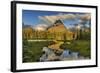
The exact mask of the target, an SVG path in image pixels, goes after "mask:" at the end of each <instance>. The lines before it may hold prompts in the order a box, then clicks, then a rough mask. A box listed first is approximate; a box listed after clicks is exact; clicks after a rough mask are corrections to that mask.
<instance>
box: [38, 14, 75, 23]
mask: <svg viewBox="0 0 100 73" xmlns="http://www.w3.org/2000/svg"><path fill="white" fill-rule="evenodd" d="M75 18H76V15H75V14H62V13H59V14H57V15H50V16H39V19H41V20H43V21H44V22H46V23H48V24H53V23H54V22H55V21H56V20H59V19H61V20H65V19H75Z"/></svg>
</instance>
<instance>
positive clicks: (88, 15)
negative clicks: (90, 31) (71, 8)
mask: <svg viewBox="0 0 100 73" xmlns="http://www.w3.org/2000/svg"><path fill="white" fill-rule="evenodd" d="M80 18H81V20H90V19H91V14H89V13H88V14H84V15H81V16H80Z"/></svg>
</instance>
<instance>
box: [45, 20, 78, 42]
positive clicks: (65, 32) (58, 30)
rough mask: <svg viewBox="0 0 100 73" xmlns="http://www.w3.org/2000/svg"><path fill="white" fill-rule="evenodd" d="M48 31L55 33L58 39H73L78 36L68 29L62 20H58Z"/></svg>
mask: <svg viewBox="0 0 100 73" xmlns="http://www.w3.org/2000/svg"><path fill="white" fill-rule="evenodd" d="M47 31H48V32H49V33H53V35H54V38H55V39H56V40H72V39H75V38H76V33H74V32H71V31H70V30H69V29H67V27H65V26H64V24H63V22H62V21H61V20H57V21H56V22H55V23H54V25H53V26H51V27H49V28H48V29H47Z"/></svg>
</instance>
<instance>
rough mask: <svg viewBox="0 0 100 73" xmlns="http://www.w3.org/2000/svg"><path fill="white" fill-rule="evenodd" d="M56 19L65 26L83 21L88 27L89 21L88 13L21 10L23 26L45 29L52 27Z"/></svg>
mask: <svg viewBox="0 0 100 73" xmlns="http://www.w3.org/2000/svg"><path fill="white" fill-rule="evenodd" d="M57 19H61V20H62V21H63V23H64V25H65V26H69V27H70V26H73V25H74V24H79V23H80V22H82V21H83V19H85V21H87V22H86V24H87V26H88V21H90V14H89V13H79V12H77V13H75V12H55V11H36V10H23V11H22V22H23V23H24V25H31V26H39V27H42V26H43V27H44V26H45V27H46V26H48V25H52V24H53V23H54V22H55V21H56V20H57Z"/></svg>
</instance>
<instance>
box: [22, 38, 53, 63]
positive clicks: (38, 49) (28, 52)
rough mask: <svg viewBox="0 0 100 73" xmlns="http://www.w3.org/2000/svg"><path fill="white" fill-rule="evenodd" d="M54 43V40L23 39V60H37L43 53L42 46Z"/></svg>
mask: <svg viewBox="0 0 100 73" xmlns="http://www.w3.org/2000/svg"><path fill="white" fill-rule="evenodd" d="M51 44H54V42H53V41H38V42H36V41H34V42H27V40H24V41H23V62H24V63H25V62H37V61H38V60H39V58H40V56H41V55H42V48H43V47H45V46H48V45H51Z"/></svg>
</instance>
